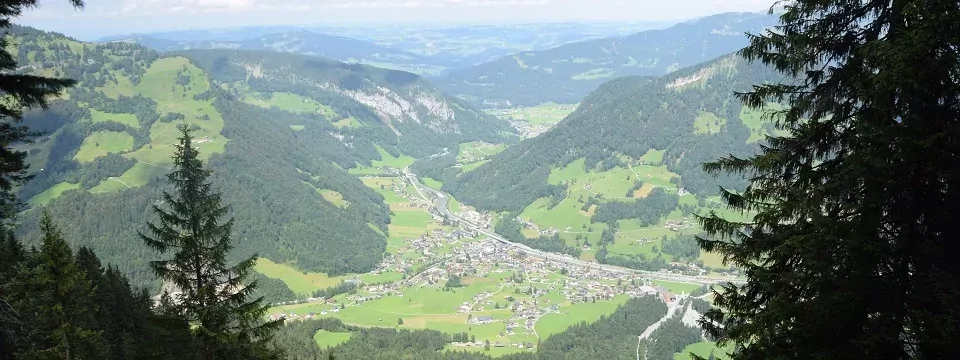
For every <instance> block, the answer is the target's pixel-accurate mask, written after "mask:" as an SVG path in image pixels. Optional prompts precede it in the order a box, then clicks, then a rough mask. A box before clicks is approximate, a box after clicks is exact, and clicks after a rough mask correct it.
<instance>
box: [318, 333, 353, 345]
mask: <svg viewBox="0 0 960 360" xmlns="http://www.w3.org/2000/svg"><path fill="white" fill-rule="evenodd" d="M352 336H353V333H351V332H330V331H326V330H319V331H317V333H316V334H314V335H313V340H314V341H316V342H317V346H319V347H320V348H324V349H325V348H329V347H334V346H337V345H340V344H343V343H345V342H347V340H350V338H351V337H352Z"/></svg>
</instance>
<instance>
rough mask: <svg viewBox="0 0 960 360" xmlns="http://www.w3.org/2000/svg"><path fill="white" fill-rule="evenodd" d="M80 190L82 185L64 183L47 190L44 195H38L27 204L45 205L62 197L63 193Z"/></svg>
mask: <svg viewBox="0 0 960 360" xmlns="http://www.w3.org/2000/svg"><path fill="white" fill-rule="evenodd" d="M79 188H80V184H71V183H68V182H62V183H59V184H56V185H54V186H51V187H50V188H49V189H47V190H45V191H44V192H42V193H39V194H36V195H34V196H33V197H31V198H30V200H27V203H28V204H30V205H44V204H46V203H48V202H50V201H52V200H53V199H56V198H58V197H60V195H62V194H63V193H65V192H67V191H69V190H76V189H79Z"/></svg>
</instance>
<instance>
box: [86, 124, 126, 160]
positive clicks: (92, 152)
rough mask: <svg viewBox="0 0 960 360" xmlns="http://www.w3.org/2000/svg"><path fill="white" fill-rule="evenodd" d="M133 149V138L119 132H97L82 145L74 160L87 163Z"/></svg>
mask: <svg viewBox="0 0 960 360" xmlns="http://www.w3.org/2000/svg"><path fill="white" fill-rule="evenodd" d="M132 149H133V136H130V134H127V133H125V132H119V131H97V132H95V133H93V134H90V136H87V138H86V139H83V143H82V144H80V151H77V155H76V156H74V157H73V158H74V159H76V160H77V161H79V162H82V163H85V162H90V161H93V160H94V159H96V158H98V157H101V156H106V155H107V154H110V153H122V152H126V151H129V150H132Z"/></svg>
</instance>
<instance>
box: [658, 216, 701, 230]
mask: <svg viewBox="0 0 960 360" xmlns="http://www.w3.org/2000/svg"><path fill="white" fill-rule="evenodd" d="M665 226H666V227H667V228H668V229H670V230H671V231H681V230H686V229H692V228H693V226H694V225H693V222H691V221H687V219H680V220H667V222H666V224H665Z"/></svg>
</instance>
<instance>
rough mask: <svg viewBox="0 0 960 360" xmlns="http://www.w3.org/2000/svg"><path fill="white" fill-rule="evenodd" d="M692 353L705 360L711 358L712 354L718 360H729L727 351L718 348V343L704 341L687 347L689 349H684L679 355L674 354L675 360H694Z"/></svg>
mask: <svg viewBox="0 0 960 360" xmlns="http://www.w3.org/2000/svg"><path fill="white" fill-rule="evenodd" d="M690 353H694V354H696V355H697V356H700V357H703V358H704V359H706V358H708V357H710V354H711V353H712V354H713V356H714V358H716V359H717V360H727V359H729V357H728V356H727V349H725V348H724V349H722V348H718V347H717V344H716V343H713V342H709V341H704V342H698V343H695V344H690V345H687V347H685V348H683V350H682V351H680V352H679V353H675V354H673V360H692V359H693V357H692V356H690Z"/></svg>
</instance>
